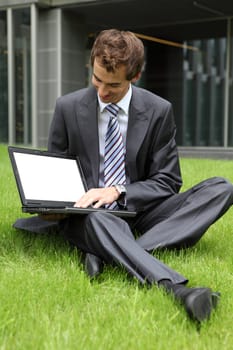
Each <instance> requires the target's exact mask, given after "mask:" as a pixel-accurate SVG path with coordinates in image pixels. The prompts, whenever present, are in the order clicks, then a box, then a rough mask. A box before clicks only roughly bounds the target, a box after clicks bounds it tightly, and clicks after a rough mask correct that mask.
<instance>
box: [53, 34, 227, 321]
mask: <svg viewBox="0 0 233 350" xmlns="http://www.w3.org/2000/svg"><path fill="white" fill-rule="evenodd" d="M143 63H144V47H143V44H142V42H141V41H140V40H139V39H138V38H137V37H136V36H135V35H134V34H133V33H131V32H124V31H118V30H115V29H113V30H105V31H103V32H101V33H100V34H99V36H98V37H97V39H96V41H95V43H94V46H93V49H92V52H91V64H92V67H93V75H92V83H93V87H90V88H86V89H82V90H80V91H77V92H74V93H71V94H68V95H66V96H63V97H60V98H59V99H58V100H57V103H56V108H55V113H54V118H53V121H52V124H51V129H50V134H49V142H48V149H49V151H51V152H57V153H62V154H66V155H72V156H78V157H79V158H80V161H81V163H82V166H83V169H84V172H85V176H86V179H87V183H88V188H89V191H88V192H87V193H86V194H85V195H84V196H83V197H82V198H77V202H76V204H75V206H77V207H88V206H90V205H93V206H94V207H95V208H99V207H102V206H114V205H118V206H120V207H126V208H128V209H132V210H135V211H137V213H138V214H137V215H136V217H134V218H128V219H123V218H120V217H117V216H113V215H112V214H109V213H106V212H104V213H100V212H94V213H91V214H88V215H73V216H70V217H67V218H65V219H63V220H61V222H60V224H61V228H62V230H63V232H64V233H65V235H66V237H67V239H68V240H69V241H70V242H71V243H72V244H74V245H75V246H77V247H78V248H79V249H81V250H82V251H84V252H86V260H85V268H86V271H87V273H88V274H89V275H90V276H91V277H94V276H96V275H97V274H98V273H100V272H101V269H102V264H103V262H104V263H106V264H112V263H114V264H120V265H121V266H124V267H125V268H126V270H127V271H128V272H129V273H130V274H131V275H133V276H135V277H136V278H137V279H138V280H139V281H140V282H142V283H148V284H157V285H158V286H159V287H161V288H164V289H165V290H166V291H167V292H168V293H172V294H173V295H174V296H175V298H176V299H177V300H178V301H179V302H180V303H181V304H182V305H183V306H184V308H185V310H186V311H187V313H188V315H189V316H190V318H191V319H193V320H195V321H198V322H201V321H203V320H206V319H207V318H209V316H210V314H211V312H212V310H213V308H214V307H216V304H217V301H218V299H219V293H217V292H213V291H212V290H211V289H210V288H205V287H203V288H188V287H187V286H186V284H187V278H185V277H183V276H182V275H181V274H179V273H177V272H175V271H174V270H172V269H170V268H169V267H168V266H166V265H165V264H163V263H162V262H160V261H159V260H157V259H156V258H155V257H154V256H153V255H151V254H150V252H151V251H152V250H153V251H154V252H155V250H156V249H162V248H168V249H171V248H178V249H179V248H185V247H190V246H192V245H194V244H195V243H196V242H197V241H198V240H199V239H200V238H201V237H202V235H203V234H204V232H205V231H206V230H207V229H208V227H209V226H210V225H211V224H212V223H213V222H215V221H216V220H217V219H218V218H219V217H220V216H222V215H223V214H224V213H225V212H226V211H227V210H228V208H229V207H230V206H231V204H232V201H233V186H232V184H230V183H229V182H228V181H227V180H225V179H223V178H218V177H216V178H211V179H208V180H206V181H203V182H202V183H200V184H198V185H196V186H194V187H193V188H191V189H190V190H188V191H186V192H184V193H179V190H180V187H181V184H182V180H181V174H180V167H179V159H178V154H177V147H176V142H175V134H176V126H175V123H174V119H173V112H172V107H171V104H170V103H169V102H167V101H166V100H164V99H162V98H160V97H158V96H157V95H155V94H152V93H151V92H148V91H146V90H144V89H141V88H137V87H135V86H133V85H132V83H134V82H136V81H137V80H138V79H139V78H140V75H141V71H142V67H143ZM109 105H111V106H110V112H109V111H108V109H109ZM118 109H119V111H118ZM116 113H117V116H115V114H116ZM116 120H118V122H119V124H118V125H119V128H120V134H119V131H118V125H117V126H116V125H115V126H112V125H109V121H111V123H112V122H113V121H114V123H116ZM111 127H112V128H113V131H109V128H111ZM109 133H110V134H111V137H112V138H114V134H118V135H119V136H118V139H117V141H116V145H117V146H115V149H114V151H109V150H105V147H110V146H109V145H108V146H106V145H105V143H106V142H109V141H107V140H106V139H108V136H106V135H109ZM110 142H111V141H110ZM122 142H123V145H122ZM113 143H114V144H115V139H114V141H113ZM118 146H119V147H118ZM119 149H120V151H119ZM122 150H123V152H122ZM108 152H110V153H111V152H115V153H114V154H113V156H112V158H108V159H107V160H106V157H107V154H108ZM119 159H120V165H119V164H118V163H117V161H116V160H119ZM112 163H114V166H113V167H114V170H115V172H114V175H112V173H111V171H112V169H111V164H112ZM106 165H108V167H109V169H108V170H106ZM110 173H111V174H110ZM112 177H113V180H111V179H112ZM135 232H137V237H138V238H135V236H134V233H135Z"/></svg>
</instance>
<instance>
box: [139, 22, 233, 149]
mask: <svg viewBox="0 0 233 350" xmlns="http://www.w3.org/2000/svg"><path fill="white" fill-rule="evenodd" d="M232 28H233V25H232ZM159 35H160V37H163V38H166V39H169V40H170V39H172V41H173V42H176V43H179V44H180V47H172V45H158V44H154V43H151V42H146V45H147V49H148V55H147V66H146V87H147V88H148V89H149V90H151V91H153V92H155V93H157V94H158V95H160V96H162V97H164V98H166V99H168V100H169V101H171V102H172V104H173V108H174V115H175V121H176V125H177V143H178V145H180V146H204V147H205V146H214V147H222V146H224V145H225V142H226V140H225V139H224V137H225V132H224V130H225V129H224V128H225V127H226V125H225V111H226V109H225V105H224V104H225V96H226V95H225V89H226V81H227V78H228V76H227V74H228V71H227V69H226V53H227V20H226V19H221V20H218V21H210V22H208V23H204V22H203V23H189V24H176V25H174V26H171V27H169V26H168V27H167V28H165V27H164V28H160V34H159ZM182 44H183V48H182ZM231 51H232V55H231V70H230V87H229V89H230V96H233V76H232V74H233V58H232V56H233V38H232V46H231ZM229 104H230V106H229V109H230V113H229V116H228V118H229V121H228V127H229V133H228V140H229V142H228V145H233V99H231V97H230V98H229Z"/></svg>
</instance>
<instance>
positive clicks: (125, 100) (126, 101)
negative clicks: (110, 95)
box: [98, 84, 132, 115]
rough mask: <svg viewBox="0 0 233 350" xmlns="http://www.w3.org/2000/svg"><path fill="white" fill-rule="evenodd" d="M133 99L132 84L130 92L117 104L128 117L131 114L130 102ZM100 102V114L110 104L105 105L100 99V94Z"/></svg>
mask: <svg viewBox="0 0 233 350" xmlns="http://www.w3.org/2000/svg"><path fill="white" fill-rule="evenodd" d="M131 97H132V86H131V84H130V85H129V90H128V91H127V93H126V94H125V96H124V97H123V98H122V99H121V100H120V101H119V102H117V105H118V106H119V107H120V109H122V110H123V111H124V113H125V114H126V115H128V114H129V104H130V100H131ZM98 101H99V107H100V112H101V113H102V112H103V110H104V108H105V107H106V106H107V105H108V104H109V103H103V102H102V101H101V99H100V98H99V94H98Z"/></svg>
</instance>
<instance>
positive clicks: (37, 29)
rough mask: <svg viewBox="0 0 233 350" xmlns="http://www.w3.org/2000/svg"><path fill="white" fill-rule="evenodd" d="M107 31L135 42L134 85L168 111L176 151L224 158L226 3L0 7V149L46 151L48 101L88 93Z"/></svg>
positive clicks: (230, 114) (4, 1) (232, 90)
mask: <svg viewBox="0 0 233 350" xmlns="http://www.w3.org/2000/svg"><path fill="white" fill-rule="evenodd" d="M107 28H118V29H122V30H130V31H133V32H134V33H136V34H137V35H138V37H140V38H141V39H142V40H143V43H144V45H145V50H146V65H145V69H144V72H143V75H142V78H141V79H140V81H139V82H138V83H137V84H138V85H139V86H141V87H143V88H146V89H148V90H150V91H152V92H154V93H156V94H158V95H160V96H162V97H164V98H166V99H168V100H169V101H171V102H172V104H173V108H174V114H175V121H176V124H177V128H178V133H177V143H178V145H179V146H180V149H182V148H183V149H185V148H186V149H190V150H191V149H195V148H201V149H202V150H203V149H204V150H206V151H208V150H210V149H214V150H215V151H216V150H226V151H232V150H233V149H232V147H233V2H232V1H229V0H221V1H218V0H200V1H192V0H179V1H174V0H143V1H142V0H108V1H105V0H96V1H94V0H82V1H77V0H76V1H74V0H66V1H62V0H37V1H36V0H34V1H27V0H21V1H20V0H1V1H0V143H9V144H23V145H26V146H33V147H46V145H47V137H48V130H49V125H50V122H51V119H52V116H53V110H54V105H55V100H56V98H57V97H58V96H60V95H63V94H66V93H68V92H71V91H74V90H77V89H80V88H82V87H86V86H88V85H89V84H90V76H91V68H90V65H89V55H90V49H91V46H92V44H93V41H94V39H95V36H96V35H97V34H98V32H99V31H100V30H102V29H107Z"/></svg>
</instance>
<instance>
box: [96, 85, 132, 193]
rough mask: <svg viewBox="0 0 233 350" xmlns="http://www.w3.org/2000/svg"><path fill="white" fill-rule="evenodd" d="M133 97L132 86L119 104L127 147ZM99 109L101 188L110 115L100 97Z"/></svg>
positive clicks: (121, 127) (121, 124)
mask: <svg viewBox="0 0 233 350" xmlns="http://www.w3.org/2000/svg"><path fill="white" fill-rule="evenodd" d="M131 96H132V86H131V85H130V87H129V90H128V91H127V93H126V95H125V96H124V97H123V98H122V99H121V100H120V101H119V102H118V103H117V105H118V106H119V107H120V110H119V112H118V120H119V124H120V130H121V134H122V137H123V142H124V145H125V147H126V134H127V128H128V115H129V104H130V100H131ZM98 101H99V109H98V130H99V150H100V172H99V187H104V147H105V135H106V132H107V128H108V122H109V115H108V112H107V111H106V110H105V107H106V106H107V105H108V104H107V103H103V102H102V101H101V100H100V98H99V95H98Z"/></svg>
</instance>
